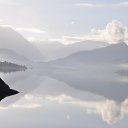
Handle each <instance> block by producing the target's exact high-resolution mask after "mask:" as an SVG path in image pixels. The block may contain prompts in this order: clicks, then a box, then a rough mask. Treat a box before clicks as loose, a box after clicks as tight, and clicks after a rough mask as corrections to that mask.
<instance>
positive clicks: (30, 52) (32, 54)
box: [0, 27, 43, 60]
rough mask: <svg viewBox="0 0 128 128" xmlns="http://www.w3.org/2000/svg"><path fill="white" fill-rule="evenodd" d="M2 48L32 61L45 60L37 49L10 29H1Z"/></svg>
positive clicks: (0, 40) (0, 44)
mask: <svg viewBox="0 0 128 128" xmlns="http://www.w3.org/2000/svg"><path fill="white" fill-rule="evenodd" d="M0 48H6V49H10V50H13V51H15V52H17V53H18V54H20V55H23V56H24V57H27V58H28V59H31V60H42V59H43V56H42V54H41V53H40V52H39V50H38V49H37V48H35V47H34V46H33V45H32V44H31V43H30V42H28V41H27V40H25V39H24V38H23V37H22V36H21V35H20V34H19V33H18V32H16V31H15V30H13V29H12V28H9V27H0Z"/></svg>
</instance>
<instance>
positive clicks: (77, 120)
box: [0, 65, 128, 128]
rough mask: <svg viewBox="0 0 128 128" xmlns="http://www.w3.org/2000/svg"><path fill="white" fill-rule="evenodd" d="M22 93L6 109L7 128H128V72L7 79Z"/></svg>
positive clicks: (41, 72) (2, 113)
mask: <svg viewBox="0 0 128 128" xmlns="http://www.w3.org/2000/svg"><path fill="white" fill-rule="evenodd" d="M0 76H1V77H2V79H4V81H5V82H6V83H7V84H8V85H9V86H10V88H13V89H15V90H17V91H19V92H20V93H19V94H17V95H14V96H10V97H7V98H5V99H3V100H2V101H1V103H0V120H1V125H0V126H1V128H8V127H11V128H17V127H18V128H28V127H30V128H43V127H45V128H60V127H62V128H85V127H86V128H94V127H95V128H117V127H118V128H123V127H124V126H127V122H128V117H127V116H128V75H127V66H122V65H121V66H120V65H119V66H99V67H98V66H93V67H90V68H88V67H86V68H82V69H72V68H70V69H53V70H52V71H49V69H43V68H41V69H40V68H39V69H28V70H26V71H25V72H13V73H6V74H4V73H1V74H0Z"/></svg>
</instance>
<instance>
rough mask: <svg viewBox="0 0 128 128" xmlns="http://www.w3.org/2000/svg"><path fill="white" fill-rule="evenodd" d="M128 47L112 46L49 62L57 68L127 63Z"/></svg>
mask: <svg viewBox="0 0 128 128" xmlns="http://www.w3.org/2000/svg"><path fill="white" fill-rule="evenodd" d="M127 55H128V46H127V45H126V44H125V43H118V44H112V45H110V46H107V47H104V48H99V49H95V50H91V51H81V52H77V53H74V54H71V55H70V56H68V57H65V58H61V59H58V60H55V61H51V62H49V64H50V65H58V66H74V65H76V66H81V65H83V66H84V65H85V64H91V65H95V64H101V63H105V64H109V63H116V62H118V63H120V62H127V61H128V56H127Z"/></svg>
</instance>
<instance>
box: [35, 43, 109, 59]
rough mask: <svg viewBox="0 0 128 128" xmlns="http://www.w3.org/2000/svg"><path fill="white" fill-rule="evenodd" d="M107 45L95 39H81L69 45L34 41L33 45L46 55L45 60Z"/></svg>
mask: <svg viewBox="0 0 128 128" xmlns="http://www.w3.org/2000/svg"><path fill="white" fill-rule="evenodd" d="M108 45H109V44H108V43H106V42H96V41H82V42H77V43H73V44H69V45H64V44H62V43H60V42H38V43H35V47H37V48H38V49H39V50H40V52H41V53H42V54H43V55H44V56H45V57H46V60H47V61H50V60H55V59H59V58H62V57H66V56H69V55H70V54H72V53H75V52H79V51H85V50H93V49H96V48H101V47H105V46H108Z"/></svg>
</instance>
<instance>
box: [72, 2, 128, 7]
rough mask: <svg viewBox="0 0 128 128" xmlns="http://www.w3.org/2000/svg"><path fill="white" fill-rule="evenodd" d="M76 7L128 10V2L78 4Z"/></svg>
mask: <svg viewBox="0 0 128 128" xmlns="http://www.w3.org/2000/svg"><path fill="white" fill-rule="evenodd" d="M74 5H75V6H79V7H84V8H104V7H107V8H128V1H125V2H120V3H112V4H102V3H97V4H94V3H77V4H74Z"/></svg>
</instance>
